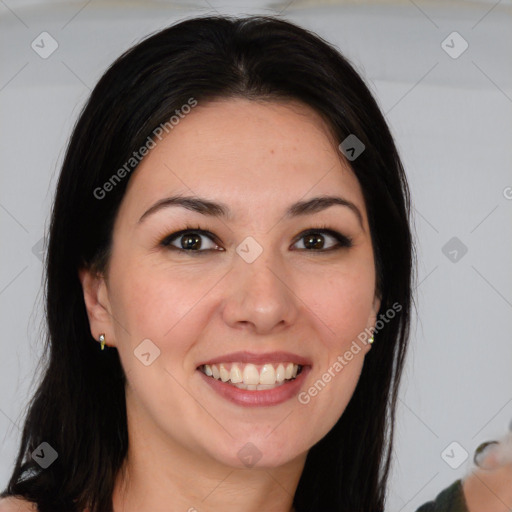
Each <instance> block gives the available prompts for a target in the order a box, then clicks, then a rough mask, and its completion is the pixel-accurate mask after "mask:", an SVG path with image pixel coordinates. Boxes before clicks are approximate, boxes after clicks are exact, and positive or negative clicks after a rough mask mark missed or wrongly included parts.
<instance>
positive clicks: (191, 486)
mask: <svg viewBox="0 0 512 512" xmlns="http://www.w3.org/2000/svg"><path fill="white" fill-rule="evenodd" d="M130 416H131V415H130V414H128V436H129V448H128V453H127V457H126V459H125V461H124V463H123V467H122V468H121V470H120V471H119V473H118V475H117V479H116V483H115V486H114V493H113V506H114V512H140V510H151V511H152V512H171V511H183V512H209V511H212V512H213V511H218V510H222V511H223V512H234V511H236V512H239V511H240V510H244V512H259V511H261V510H266V511H269V512H293V511H294V509H293V497H294V495H295V491H296V488H297V485H298V482H299V479H300V476H301V473H302V470H303V468H304V464H305V461H306V455H307V453H304V454H302V455H301V456H299V457H297V458H296V459H294V460H292V461H289V462H288V463H286V464H285V465H283V466H279V467H273V468H263V467H252V468H236V467H230V466H227V465H225V464H222V463H221V462H219V461H217V460H215V459H213V458H212V457H210V456H208V454H204V453H197V452H195V451H192V450H188V449H187V448H186V447H184V446H183V445H182V444H181V443H178V442H177V441H176V440H173V439H170V436H169V435H166V434H164V433H163V432H162V431H161V430H158V429H157V428H156V427H155V425H154V424H153V425H150V424H148V423H146V424H141V423H140V416H138V419H137V422H135V421H134V417H133V418H131V417H130ZM170 505H172V509H171V508H170Z"/></svg>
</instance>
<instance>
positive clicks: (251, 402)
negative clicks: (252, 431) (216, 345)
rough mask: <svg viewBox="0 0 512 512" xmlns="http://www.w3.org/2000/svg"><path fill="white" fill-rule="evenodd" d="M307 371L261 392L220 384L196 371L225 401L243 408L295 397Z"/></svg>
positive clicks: (276, 403)
mask: <svg viewBox="0 0 512 512" xmlns="http://www.w3.org/2000/svg"><path fill="white" fill-rule="evenodd" d="M309 370H310V367H309V366H307V367H306V366H304V367H302V371H301V372H300V373H299V374H298V375H297V377H295V379H293V380H290V381H287V382H285V383H284V384H282V385H281V386H277V387H275V388H273V389H264V390H261V391H258V390H254V391H249V390H247V389H240V388H237V387H235V386H233V385H231V384H227V383H226V382H222V381H221V380H217V379H214V378H213V377H208V376H207V375H205V374H204V373H203V372H202V371H201V370H197V371H198V372H199V373H200V374H201V376H202V377H203V379H205V381H206V383H207V384H209V385H210V386H211V388H212V389H213V390H214V391H216V392H217V393H218V394H219V395H220V396H222V397H223V398H225V399H226V400H229V401H230V402H233V403H235V404H237V405H242V406H245V407H265V406H269V405H278V404H281V403H283V402H286V401H287V400H290V399H291V398H293V397H294V396H295V395H297V394H298V392H299V390H300V388H301V386H302V384H303V382H304V379H305V378H306V375H307V373H308V372H309Z"/></svg>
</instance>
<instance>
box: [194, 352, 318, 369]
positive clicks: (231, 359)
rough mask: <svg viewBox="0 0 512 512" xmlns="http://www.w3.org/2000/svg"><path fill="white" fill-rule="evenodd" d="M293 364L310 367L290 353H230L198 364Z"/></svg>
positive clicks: (309, 363)
mask: <svg viewBox="0 0 512 512" xmlns="http://www.w3.org/2000/svg"><path fill="white" fill-rule="evenodd" d="M288 362H289V363H295V364H300V365H301V366H310V365H311V361H310V360H309V359H308V358H306V357H303V356H299V355H298V354H293V353H291V352H282V351H279V352H265V353H261V354H256V353H254V352H247V351H241V352H231V353H230V354H224V355H222V356H217V357H213V358H211V359H208V360H205V361H202V362H201V363H199V364H198V367H199V366H203V365H204V364H209V365H211V364H219V363H252V364H265V363H288Z"/></svg>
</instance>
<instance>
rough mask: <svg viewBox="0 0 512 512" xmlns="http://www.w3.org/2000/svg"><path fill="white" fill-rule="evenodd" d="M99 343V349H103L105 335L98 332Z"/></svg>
mask: <svg viewBox="0 0 512 512" xmlns="http://www.w3.org/2000/svg"><path fill="white" fill-rule="evenodd" d="M100 344H101V350H104V349H105V335H104V334H100Z"/></svg>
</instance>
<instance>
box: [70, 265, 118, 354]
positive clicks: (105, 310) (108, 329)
mask: <svg viewBox="0 0 512 512" xmlns="http://www.w3.org/2000/svg"><path fill="white" fill-rule="evenodd" d="M78 277H79V279H80V282H81V283H82V290H83V293H84V301H85V307H86V310H87V316H88V317H89V326H90V329H91V335H92V337H93V338H94V339H95V340H96V341H98V339H99V336H100V334H105V340H106V342H105V345H109V346H115V337H114V336H115V335H114V326H113V322H112V315H111V313H110V311H111V308H110V301H109V298H108V288H107V284H106V282H105V278H104V276H103V275H102V274H100V273H98V272H95V271H93V270H90V269H86V268H80V269H79V270H78Z"/></svg>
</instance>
